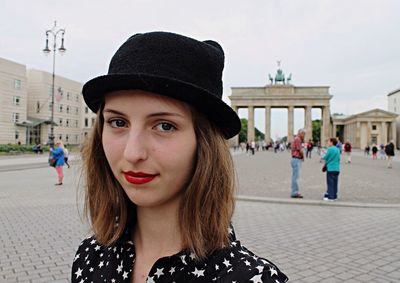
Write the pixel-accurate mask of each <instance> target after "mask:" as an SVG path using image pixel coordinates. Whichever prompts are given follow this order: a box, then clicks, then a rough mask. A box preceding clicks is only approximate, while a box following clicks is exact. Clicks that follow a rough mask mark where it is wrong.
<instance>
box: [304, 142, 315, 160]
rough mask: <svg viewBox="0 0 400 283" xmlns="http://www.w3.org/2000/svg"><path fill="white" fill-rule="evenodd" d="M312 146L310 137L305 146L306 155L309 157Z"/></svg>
mask: <svg viewBox="0 0 400 283" xmlns="http://www.w3.org/2000/svg"><path fill="white" fill-rule="evenodd" d="M313 148H314V143H313V142H312V140H311V139H309V140H308V143H307V147H306V157H307V158H311V153H312V150H313Z"/></svg>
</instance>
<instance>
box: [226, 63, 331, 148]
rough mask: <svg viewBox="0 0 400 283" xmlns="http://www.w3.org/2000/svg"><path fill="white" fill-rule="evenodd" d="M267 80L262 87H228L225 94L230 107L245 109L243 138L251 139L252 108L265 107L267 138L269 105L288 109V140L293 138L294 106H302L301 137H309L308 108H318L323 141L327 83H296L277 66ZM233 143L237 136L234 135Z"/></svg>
mask: <svg viewBox="0 0 400 283" xmlns="http://www.w3.org/2000/svg"><path fill="white" fill-rule="evenodd" d="M269 80H270V82H271V83H270V84H269V85H267V86H265V87H232V88H231V89H232V95H231V96H229V98H230V100H231V106H232V108H233V109H234V110H235V111H236V113H238V111H239V108H247V109H248V124H247V129H248V130H247V140H248V141H253V140H255V126H254V110H255V108H264V109H265V141H266V142H269V141H271V109H272V108H287V110H288V112H287V113H288V132H287V137H288V141H291V140H292V139H293V136H294V135H295V134H296V133H295V132H294V109H295V108H303V109H304V116H305V117H304V121H305V125H304V129H305V130H306V136H305V141H308V140H309V139H312V119H311V109H312V108H320V109H321V122H322V123H321V137H320V141H321V145H322V146H325V145H326V140H327V139H328V138H329V137H330V134H331V125H330V124H331V122H330V104H329V103H330V99H331V98H332V95H330V94H329V87H328V86H304V87H297V86H294V85H292V84H290V81H291V74H290V75H289V77H288V78H287V79H285V75H284V73H283V72H282V70H281V69H280V68H279V62H278V70H277V73H276V75H275V79H273V78H272V77H271V75H269ZM235 138H236V142H235V143H236V144H239V140H238V139H239V137H238V136H236V137H235Z"/></svg>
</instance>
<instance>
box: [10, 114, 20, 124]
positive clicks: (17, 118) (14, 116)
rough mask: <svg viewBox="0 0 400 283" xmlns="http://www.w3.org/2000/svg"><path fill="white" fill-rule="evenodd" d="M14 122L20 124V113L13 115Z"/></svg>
mask: <svg viewBox="0 0 400 283" xmlns="http://www.w3.org/2000/svg"><path fill="white" fill-rule="evenodd" d="M12 121H13V122H14V123H18V122H19V113H15V112H14V113H13V115H12Z"/></svg>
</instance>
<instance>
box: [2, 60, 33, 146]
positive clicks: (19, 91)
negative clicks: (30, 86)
mask: <svg viewBox="0 0 400 283" xmlns="http://www.w3.org/2000/svg"><path fill="white" fill-rule="evenodd" d="M27 104H28V100H27V78H26V66H25V65H22V64H19V63H16V62H13V61H10V60H6V59H3V58H0V144H7V143H12V144H13V143H18V142H21V143H25V140H26V131H25V127H24V126H20V123H21V122H22V121H25V120H26V119H27Z"/></svg>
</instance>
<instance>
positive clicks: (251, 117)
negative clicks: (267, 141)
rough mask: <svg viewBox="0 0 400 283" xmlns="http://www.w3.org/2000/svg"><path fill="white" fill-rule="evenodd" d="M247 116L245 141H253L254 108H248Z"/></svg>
mask: <svg viewBox="0 0 400 283" xmlns="http://www.w3.org/2000/svg"><path fill="white" fill-rule="evenodd" d="M248 107H249V108H248V110H249V115H248V120H247V141H248V142H251V141H255V137H256V135H255V129H254V107H253V106H248Z"/></svg>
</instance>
